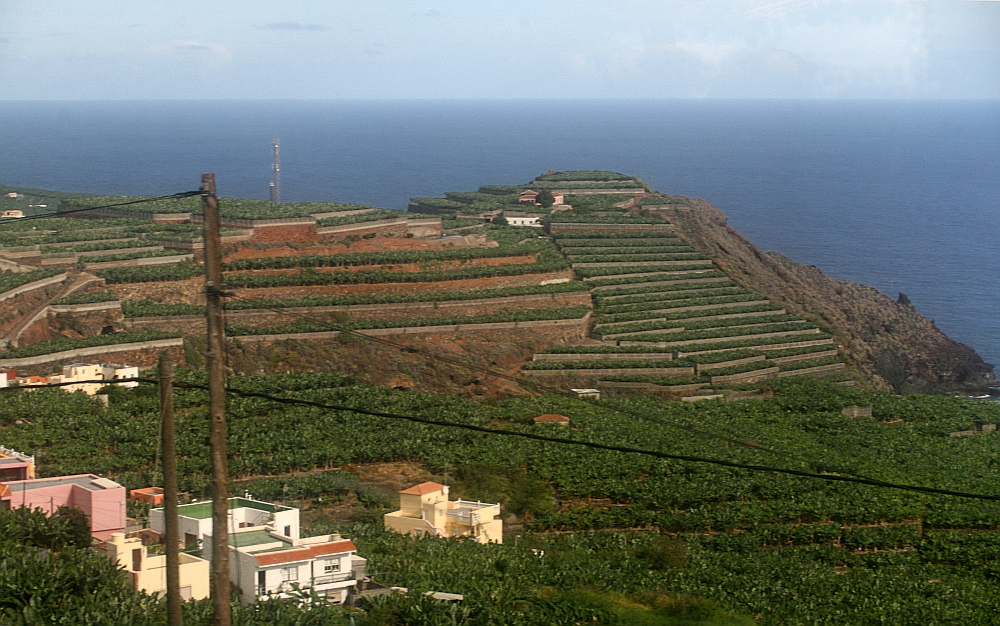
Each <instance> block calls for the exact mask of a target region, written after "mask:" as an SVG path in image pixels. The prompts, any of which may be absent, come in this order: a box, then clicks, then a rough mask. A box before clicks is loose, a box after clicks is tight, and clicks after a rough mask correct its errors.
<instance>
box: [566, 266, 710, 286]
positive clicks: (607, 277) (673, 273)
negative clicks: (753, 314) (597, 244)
mask: <svg viewBox="0 0 1000 626" xmlns="http://www.w3.org/2000/svg"><path fill="white" fill-rule="evenodd" d="M714 271H715V269H714V268H708V267H706V268H705V269H703V270H677V271H669V272H635V273H629V274H607V275H605V276H588V277H586V278H584V279H583V280H584V281H595V280H607V279H609V278H635V277H636V276H656V275H660V276H681V275H683V274H695V273H698V272H705V273H707V272H714ZM726 280H729V279H728V278H727V279H726ZM663 282H664V283H675V284H676V281H663ZM603 286H607V285H603ZM626 286H627V287H634V286H636V285H635V284H630V285H615V287H626Z"/></svg>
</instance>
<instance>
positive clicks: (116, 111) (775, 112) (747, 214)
mask: <svg viewBox="0 0 1000 626" xmlns="http://www.w3.org/2000/svg"><path fill="white" fill-rule="evenodd" d="M0 129H2V130H3V133H2V136H3V138H4V141H3V146H2V148H0V183H2V184H8V185H17V186H25V187H36V188H45V189H56V190H64V191H79V192H89V193H100V194H115V195H118V194H123V195H135V194H167V193H174V192H177V191H183V190H189V189H196V188H197V186H198V184H199V178H200V174H201V173H202V172H214V173H215V174H216V178H217V181H218V187H219V193H220V194H221V195H226V196H236V197H253V198H266V197H267V183H268V181H269V180H270V178H271V171H270V166H271V141H272V140H273V139H276V138H277V139H280V140H281V150H282V199H283V200H284V201H286V202H294V201H316V200H328V201H336V202H360V203H368V204H373V205H376V206H380V207H387V208H393V209H405V207H406V202H407V199H408V198H410V197H416V196H440V195H441V194H443V193H444V192H446V191H460V190H474V189H476V188H477V187H478V186H479V185H483V184H514V183H522V182H526V181H528V180H530V179H532V178H533V177H535V176H536V175H538V174H540V173H542V172H545V171H546V170H549V169H554V170H568V169H612V170H617V171H620V172H625V173H629V174H637V175H639V176H640V177H642V178H643V179H644V180H646V181H647V182H648V183H650V184H651V185H652V186H653V187H654V188H656V189H658V190H660V191H663V192H666V193H671V194H682V195H685V196H693V197H698V198H703V199H705V200H708V201H709V202H711V203H712V204H714V205H715V206H717V207H718V208H720V209H722V210H723V211H724V212H725V213H726V214H727V215H728V216H729V218H730V223H731V224H732V225H733V226H734V227H736V228H737V229H738V230H740V231H741V232H742V233H743V234H744V235H746V236H747V237H748V238H750V239H751V240H752V241H753V242H754V243H756V244H757V245H759V246H760V247H761V248H763V249H764V250H776V251H778V252H781V253H782V254H785V255H786V256H789V257H791V258H792V259H794V260H796V261H801V262H803V263H808V264H812V265H817V266H819V267H820V268H821V269H823V270H824V271H825V272H826V273H827V274H829V275H831V276H834V277H837V278H846V279H850V280H854V281H857V282H861V283H865V284H869V285H872V286H874V287H876V288H878V289H879V290H881V291H882V292H884V293H885V294H887V295H889V296H891V297H893V298H895V297H896V296H897V295H898V294H899V293H900V292H903V293H906V294H907V295H908V296H909V298H910V300H911V301H912V302H913V303H914V305H915V306H916V307H917V310H919V311H920V312H921V313H923V314H924V315H926V316H928V317H930V318H932V319H934V320H935V321H936V322H937V325H938V326H939V327H940V328H941V329H942V330H944V331H945V332H946V333H948V334H949V335H950V336H951V337H953V338H954V339H956V340H958V341H961V342H963V343H967V344H969V345H971V346H973V347H974V348H976V350H978V351H979V353H980V354H981V355H982V356H983V358H984V359H986V361H988V362H990V363H994V364H1000V276H998V273H1000V272H998V270H1000V221H998V217H1000V102H997V101H822V100H808V101H806V100H796V101H783V100H765V101H739V100H585V101H575V100H571V101H566V100H504V101H500V100H497V101H483V100H450V101H427V100H422V101H270V102H269V101H200V102H199V101H175V102H13V101H11V102H0Z"/></svg>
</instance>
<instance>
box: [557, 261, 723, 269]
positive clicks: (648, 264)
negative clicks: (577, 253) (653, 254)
mask: <svg viewBox="0 0 1000 626" xmlns="http://www.w3.org/2000/svg"><path fill="white" fill-rule="evenodd" d="M712 263H713V261H712V259H688V260H683V259H682V260H680V261H631V262H629V261H623V262H616V263H573V267H656V266H659V265H712Z"/></svg>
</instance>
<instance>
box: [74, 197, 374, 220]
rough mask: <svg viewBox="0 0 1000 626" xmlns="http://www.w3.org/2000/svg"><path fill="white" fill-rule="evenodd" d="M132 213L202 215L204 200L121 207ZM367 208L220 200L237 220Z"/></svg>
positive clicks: (85, 200) (87, 201)
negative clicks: (202, 202)
mask: <svg viewBox="0 0 1000 626" xmlns="http://www.w3.org/2000/svg"><path fill="white" fill-rule="evenodd" d="M149 197H151V196H89V195H88V196H83V195H81V196H75V197H70V198H66V199H65V200H64V202H65V203H67V204H69V205H71V207H88V206H103V205H108V204H119V203H122V202H129V201H131V200H142V199H146V198H149ZM122 208H125V209H128V210H129V211H142V212H145V213H201V211H202V208H201V199H200V198H197V197H193V198H180V199H166V200H153V201H151V202H144V203H142V204H131V205H128V206H127V207H122ZM370 208H371V207H370V206H369V205H364V204H343V203H337V202H289V203H281V204H275V203H273V202H269V201H267V200H252V199H247V198H219V213H220V215H221V216H222V217H229V218H238V219H250V220H261V219H276V218H289V217H309V216H311V215H315V214H318V213H320V214H321V213H334V212H341V211H354V210H358V209H370Z"/></svg>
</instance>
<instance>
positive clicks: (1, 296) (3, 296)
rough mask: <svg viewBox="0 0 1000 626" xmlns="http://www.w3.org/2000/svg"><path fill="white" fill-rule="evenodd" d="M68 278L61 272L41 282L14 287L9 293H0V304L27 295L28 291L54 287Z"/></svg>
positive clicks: (67, 275)
mask: <svg viewBox="0 0 1000 626" xmlns="http://www.w3.org/2000/svg"><path fill="white" fill-rule="evenodd" d="M67 278H69V274H66V273H65V272H63V273H62V274H56V275H55V276H50V277H49V278H43V279H41V280H36V281H34V282H31V283H27V284H24V285H21V286H20V287H15V288H14V289H11V290H10V291H5V292H3V293H0V302H3V301H4V300H10V299H11V298H13V297H15V296H19V295H21V294H22V293H27V292H29V291H34V290H35V289H41V288H43V287H48V286H49V285H54V284H56V283H61V282H63V281H64V280H66V279H67Z"/></svg>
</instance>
